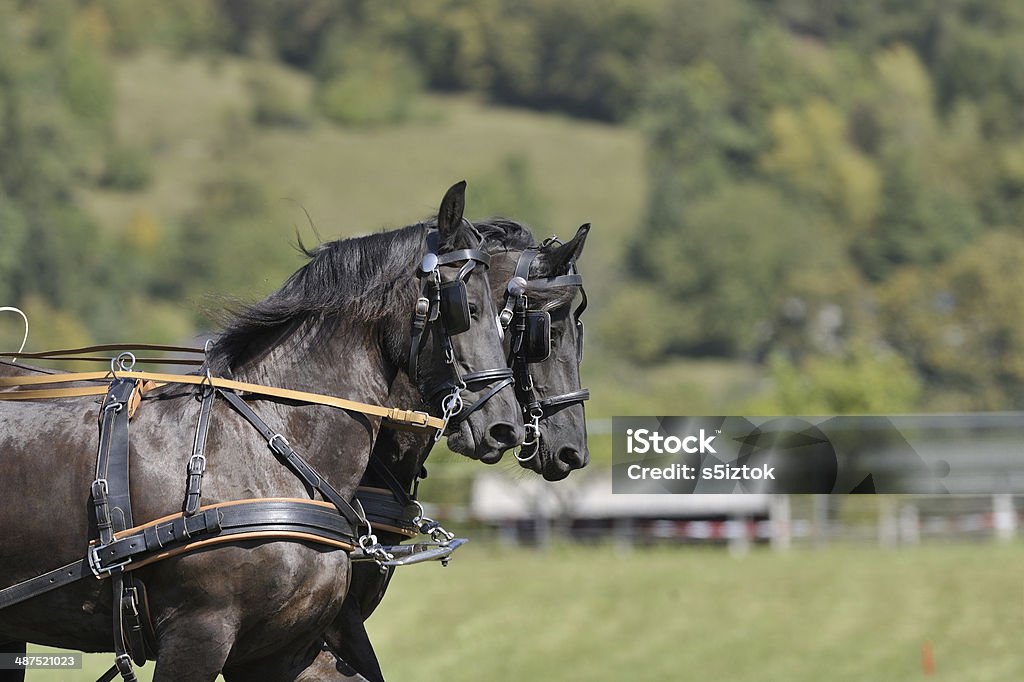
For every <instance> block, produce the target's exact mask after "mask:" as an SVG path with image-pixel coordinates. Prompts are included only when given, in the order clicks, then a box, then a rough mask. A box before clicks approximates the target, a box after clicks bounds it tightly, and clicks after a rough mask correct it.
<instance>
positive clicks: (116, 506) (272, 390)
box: [0, 232, 512, 682]
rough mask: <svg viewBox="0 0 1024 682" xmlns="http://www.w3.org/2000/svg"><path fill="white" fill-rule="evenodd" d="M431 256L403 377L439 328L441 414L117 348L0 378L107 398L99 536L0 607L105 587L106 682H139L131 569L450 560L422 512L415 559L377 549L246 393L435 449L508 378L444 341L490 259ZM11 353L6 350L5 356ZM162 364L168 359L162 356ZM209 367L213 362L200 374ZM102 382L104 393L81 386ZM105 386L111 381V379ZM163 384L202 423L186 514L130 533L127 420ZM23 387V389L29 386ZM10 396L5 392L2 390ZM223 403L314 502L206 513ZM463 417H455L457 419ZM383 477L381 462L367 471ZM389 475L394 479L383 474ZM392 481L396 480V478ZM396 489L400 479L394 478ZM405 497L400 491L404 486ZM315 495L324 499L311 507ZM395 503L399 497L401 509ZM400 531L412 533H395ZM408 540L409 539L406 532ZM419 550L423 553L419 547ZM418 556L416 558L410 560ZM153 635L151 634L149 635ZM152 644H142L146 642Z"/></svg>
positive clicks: (96, 516) (33, 395)
mask: <svg viewBox="0 0 1024 682" xmlns="http://www.w3.org/2000/svg"><path fill="white" fill-rule="evenodd" d="M427 242H428V253H427V255H426V256H425V257H424V259H423V262H422V263H421V265H420V268H419V270H418V272H417V274H418V276H419V277H420V278H421V279H423V280H424V284H423V287H422V291H421V295H420V297H419V299H418V300H417V303H416V308H415V313H414V320H413V334H412V343H411V350H410V357H409V375H410V377H411V378H412V380H413V382H414V383H417V382H418V369H419V367H418V356H419V353H420V351H421V350H422V348H423V344H424V342H425V335H424V332H425V329H426V325H427V323H428V322H432V321H435V320H437V319H438V318H439V317H440V318H441V320H442V326H443V327H444V330H445V333H444V334H443V336H442V339H441V343H442V344H443V350H444V362H445V365H446V366H447V367H448V368H449V373H450V375H451V378H450V379H449V380H447V381H445V382H444V383H443V384H442V385H441V387H440V388H435V389H432V390H431V391H430V394H431V395H432V396H436V395H438V394H439V393H441V392H444V391H448V395H447V397H446V398H445V400H444V403H443V406H442V409H443V416H442V417H441V418H437V417H433V416H431V415H429V414H426V413H425V412H420V411H415V410H403V409H399V408H389V407H381V406H377V405H369V404H365V403H359V402H355V401H350V400H347V399H344V398H338V397H335V396H327V395H321V394H315V393H308V392H303V391H293V390H290V389H283V388H277V387H270V386H262V385H257V384H250V383H245V382H239V381H234V380H230V379H224V378H220V377H214V376H211V374H210V372H209V369H208V368H207V370H206V372H205V374H201V375H178V374H165V373H156V372H143V371H134V364H135V362H136V359H135V357H134V355H133V354H132V353H130V352H123V353H121V354H120V355H119V356H118V357H117V358H115V359H114V360H113V361H112V362H111V369H110V371H109V372H81V373H66V374H52V375H51V374H46V375H39V376H18V377H8V378H2V377H0V400H40V399H50V398H67V397H81V396H93V395H103V396H104V398H103V401H102V403H101V406H100V410H99V445H98V448H97V457H96V474H95V477H94V480H93V482H92V484H91V486H90V497H91V501H92V511H93V520H94V521H95V523H96V527H97V535H98V537H97V538H95V539H93V540H92V541H91V542H90V543H89V547H88V549H87V551H86V556H85V557H83V558H81V559H77V560H75V561H73V562H71V563H69V564H66V565H64V566H61V567H59V568H57V569H54V570H52V571H49V572H48V573H45V574H43V575H40V576H36V577H34V578H30V579H28V580H24V581H22V582H19V583H17V584H15V585H12V586H10V587H7V588H4V589H0V609H3V608H5V607H7V606H11V605H14V604H17V603H20V602H22V601H25V600H27V599H30V598H32V597H35V596H38V595H41V594H44V593H46V592H49V591H51V590H55V589H58V588H60V587H63V586H65V585H68V584H70V583H73V582H75V581H77V580H80V579H82V578H86V577H88V576H90V575H91V576H93V577H95V578H96V579H100V580H104V579H110V581H111V586H112V591H113V595H114V607H113V609H112V610H113V634H114V637H113V642H114V653H115V662H114V666H112V667H111V668H110V670H108V671H107V672H106V673H105V674H104V675H103V676H102V677H101V678H100V682H109V680H112V679H113V678H114V677H115V676H116V675H118V674H120V675H121V677H122V678H123V679H124V680H125V682H136V680H137V678H136V676H135V673H134V670H133V668H132V661H134V662H135V663H136V664H138V665H141V664H142V663H143V662H144V661H145V660H146V659H147V657H150V656H152V655H153V651H154V641H155V637H153V636H152V626H151V625H149V624H148V620H149V618H148V613H147V611H148V609H147V607H146V599H145V588H144V587H143V586H142V585H141V582H140V581H138V580H135V579H133V578H132V577H131V576H130V572H131V571H133V570H135V569H137V568H141V567H143V566H147V565H149V564H151V563H154V562H156V561H161V560H163V559H167V558H170V557H172V556H177V555H180V554H184V553H187V552H191V551H195V550H197V549H200V548H203V547H208V546H211V545H216V544H221V543H229V542H239V541H244V540H275V539H277V540H291V541H299V542H311V543H315V544H320V545H325V546H327V547H330V548H332V549H340V550H343V551H345V552H349V553H350V556H351V558H352V560H353V561H374V562H376V563H377V564H378V565H379V566H380V567H381V569H382V570H387V568H388V567H390V566H395V565H403V564H406V563H416V562H418V561H425V560H430V559H440V560H441V561H442V562H443V563H447V560H448V557H449V556H450V554H451V553H452V551H454V550H455V549H456V548H457V547H458V546H459V545H461V544H462V543H463V542H465V540H462V539H458V538H455V537H454V536H453V535H452V534H451V533H448V532H447V531H445V530H444V529H443V528H441V527H440V524H437V523H436V522H435V521H433V520H431V519H429V518H427V517H425V516H424V515H423V514H422V507H421V506H419V503H418V502H415V500H414V498H413V499H411V500H410V501H411V502H412V503H413V504H414V505H415V506H416V507H418V509H419V514H417V515H416V516H415V517H414V518H413V519H412V527H413V528H415V529H417V530H419V531H420V532H424V533H425V534H427V535H429V536H430V537H431V538H432V540H433V544H432V545H431V544H428V543H420V544H419V545H413V546H412V547H411V551H403V552H400V553H399V554H402V556H399V557H398V558H396V555H395V554H394V553H392V552H389V551H388V549H386V548H384V547H383V546H381V545H380V544H379V543H378V541H377V537H376V536H375V535H374V534H373V526H372V525H371V522H370V521H369V520H368V519H367V516H366V514H365V513H364V512H363V509H362V506H361V504H360V502H359V501H358V500H357V501H356V504H355V505H354V506H353V504H351V503H349V502H348V501H347V500H346V499H345V498H344V497H343V496H342V495H341V493H340V492H339V491H338V490H337V489H335V488H334V487H333V486H332V485H331V484H330V482H329V481H328V479H327V478H326V477H325V476H323V475H322V474H321V473H320V472H319V471H317V470H316V469H315V468H314V467H313V466H312V465H311V464H310V463H309V462H307V461H306V460H305V459H304V458H303V457H302V456H301V455H300V454H299V453H298V452H296V451H295V449H294V448H292V446H291V444H290V443H289V442H288V440H287V438H286V437H285V436H284V435H283V434H282V433H281V432H279V431H278V430H276V429H275V428H273V427H272V426H270V425H269V424H268V423H267V422H266V421H264V420H263V419H262V418H261V417H260V416H259V415H258V414H257V413H256V412H255V411H254V410H253V409H252V408H251V407H250V406H249V404H248V403H247V402H246V400H245V399H244V398H243V397H242V394H248V395H250V396H253V397H271V398H283V399H287V400H290V401H294V402H298V403H300V404H317V405H325V406H330V407H334V408H337V409H342V410H346V411H355V412H360V413H362V414H366V415H369V416H375V417H380V418H382V420H384V422H386V423H391V424H394V425H397V426H402V427H411V428H433V429H436V435H435V441H436V440H437V439H439V438H440V436H441V434H442V433H444V431H445V429H446V428H447V426H448V424H449V423H450V420H452V419H453V418H454V417H456V416H460V417H461V418H460V421H461V419H465V417H466V416H468V415H469V414H470V413H472V412H473V411H474V410H476V409H478V408H479V407H480V406H482V405H483V403H484V402H485V401H486V400H487V399H489V398H490V397H491V396H493V395H494V394H496V393H497V392H498V391H499V390H501V389H502V388H504V387H505V386H508V385H509V384H511V383H512V372H511V370H507V369H505V370H483V371H480V372H469V373H466V374H465V375H461V376H460V373H459V370H458V367H457V366H456V362H455V351H454V347H453V346H452V343H451V335H452V334H459V333H462V332H465V331H467V330H468V329H469V323H470V321H471V317H470V314H469V312H470V311H469V302H468V296H467V293H466V279H467V278H468V276H469V274H470V272H471V271H472V270H473V269H474V267H475V266H476V265H477V264H482V265H483V266H484V267H487V266H488V265H489V263H490V257H489V256H488V255H487V254H486V253H484V252H483V251H479V250H476V249H466V250H461V251H455V252H452V253H447V254H444V255H442V256H437V234H436V232H432V233H429V234H428V237H427ZM462 261H465V263H464V265H463V266H462V267H461V269H460V270H459V274H458V276H457V277H456V279H455V280H453V281H451V282H442V280H441V277H440V273H439V271H438V267H439V266H442V265H448V264H455V263H458V262H462ZM126 348H128V347H127V346H122V345H115V346H93V347H88V348H80V349H70V350H65V351H56V352H50V353H34V354H21V357H37V358H54V357H58V358H63V359H93V358H88V357H83V356H82V353H93V352H97V351H98V350H110V349H126ZM135 348H145V349H147V350H168V349H173V350H177V351H186V352H197V350H196V349H190V348H182V347H167V346H136V347H135ZM0 355H6V354H0ZM158 361H159V362H168V361H166V360H158ZM171 363H175V364H196V361H194V360H188V359H185V360H176V361H170V362H169V363H168V364H171ZM207 367H208V366H207ZM494 381H497V382H498V384H497V386H496V387H492V388H491V389H490V390H488V391H487V392H486V393H485V394H484V396H483V397H481V398H480V399H479V400H477V401H476V402H475V403H473V405H472V406H470V408H469V409H468V410H466V411H465V412H463V410H462V407H463V399H462V394H461V392H462V390H463V389H465V388H466V387H467V385H469V384H474V383H484V382H486V383H492V382H494ZM72 382H73V383H76V384H81V383H85V384H87V385H85V386H81V385H76V386H71V387H61V388H35V387H38V386H53V385H59V384H66V383H72ZM93 382H103V383H105V384H106V385H105V386H104V385H88V384H90V383H93ZM107 382H109V383H107ZM168 384H183V385H191V386H195V387H196V389H195V390H197V391H198V395H197V397H198V398H199V399H200V401H201V404H200V410H199V417H198V419H197V424H196V432H195V437H194V439H193V445H192V452H191V456H190V457H189V460H188V463H187V466H186V477H185V494H184V499H183V503H182V511H181V512H180V513H177V514H171V515H168V516H165V517H162V518H159V519H156V520H154V521H149V522H147V523H144V524H142V525H136V524H135V522H134V520H133V517H132V512H131V500H130V488H131V486H130V480H129V424H130V420H131V417H132V416H133V414H134V412H135V409H136V408H137V407H138V405H139V402H140V400H141V397H142V395H143V394H144V393H145V392H147V391H150V390H152V389H153V388H155V387H159V386H163V385H168ZM26 387H28V388H26ZM4 389H11V390H4ZM217 396H220V397H221V398H223V399H224V400H225V401H226V402H227V403H228V404H229V405H230V406H231V408H232V409H233V410H234V411H235V412H237V413H238V414H239V415H240V416H242V417H243V418H244V419H245V420H246V421H247V422H248V423H249V424H250V425H251V426H252V427H253V428H254V429H256V431H257V432H258V433H259V434H260V435H261V436H262V437H263V439H264V440H265V441H266V443H267V447H268V449H269V450H270V451H271V452H272V453H273V454H274V456H275V457H276V458H277V460H278V461H279V462H280V463H281V464H282V465H284V466H285V467H287V468H288V469H289V471H291V472H292V474H293V475H295V476H296V477H297V478H298V479H299V480H300V481H302V483H303V484H304V486H305V487H306V490H307V493H308V494H309V496H310V498H311V499H298V498H261V499H249V500H235V501H231V502H224V503H219V504H212V505H206V506H204V505H202V504H201V499H202V481H203V476H204V474H205V471H206V456H205V454H204V451H205V445H206V435H207V432H208V429H209V423H210V414H211V410H212V404H213V401H214V399H215V398H216V397H217ZM460 413H461V414H460ZM374 466H375V467H378V468H379V469H380V470H384V471H386V467H384V465H383V464H382V463H380V462H379V461H377V463H376V464H375V465H374ZM387 473H388V474H389V475H390V472H387ZM391 480H394V477H393V476H391ZM396 483H397V482H396ZM399 489H400V486H399ZM314 493H319V494H320V497H321V498H322V500H323V501H318V500H315V499H312V498H313V496H314ZM401 500H402V498H399V501H400V502H401ZM399 530H400V532H402V533H403V534H405V535H409V531H407V530H405V531H403V530H401V529H399ZM413 535H414V533H413ZM417 549H418V550H419V551H418V554H417V552H416V550H417ZM414 554H417V555H416V556H413V555H414ZM147 630H148V631H149V632H148V634H149V635H150V636H149V637H147V636H146V635H147ZM147 639H148V640H149V641H147Z"/></svg>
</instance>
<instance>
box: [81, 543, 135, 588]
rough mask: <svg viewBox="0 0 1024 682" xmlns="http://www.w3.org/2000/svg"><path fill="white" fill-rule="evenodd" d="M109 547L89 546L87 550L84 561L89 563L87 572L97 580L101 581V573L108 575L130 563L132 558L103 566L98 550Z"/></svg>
mask: <svg viewBox="0 0 1024 682" xmlns="http://www.w3.org/2000/svg"><path fill="white" fill-rule="evenodd" d="M109 546H110V545H103V547H97V546H96V545H89V550H88V551H87V552H86V559H87V560H88V562H89V570H90V571H92V574H93V575H94V576H96V579H97V580H102V579H103V575H102V574H103V573H106V574H107V575H110V573H112V572H113V571H115V570H117V569H119V568H123V567H125V566H127V565H128V564H130V563H131V562H132V558H131V557H128V558H127V559H125V560H124V561H119V562H117V563H114V564H110V565H109V566H104V565H103V560H102V559H101V558H100V550H101V549H105V548H107V547H109Z"/></svg>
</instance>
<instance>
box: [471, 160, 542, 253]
mask: <svg viewBox="0 0 1024 682" xmlns="http://www.w3.org/2000/svg"><path fill="white" fill-rule="evenodd" d="M545 203H546V202H545V200H544V197H543V196H542V194H541V192H540V190H539V189H538V188H537V186H536V184H535V183H534V180H533V174H532V173H531V172H530V161H529V159H527V158H526V157H525V156H523V155H522V154H511V155H509V156H506V157H504V158H503V159H501V160H500V161H499V162H498V164H497V166H496V167H495V168H494V169H493V170H492V171H490V172H489V173H487V174H484V175H481V176H480V177H479V178H478V179H476V180H475V181H474V183H473V215H476V216H479V217H481V218H482V217H485V216H487V217H489V216H515V218H516V220H519V221H520V222H524V223H526V224H527V225H532V226H533V227H535V228H536V229H537V230H538V231H542V230H544V229H546V227H547V225H548V224H549V222H550V221H549V220H548V217H547V211H546V206H545ZM538 236H542V233H541V234H538Z"/></svg>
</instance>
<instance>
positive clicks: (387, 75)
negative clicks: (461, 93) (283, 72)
mask: <svg viewBox="0 0 1024 682" xmlns="http://www.w3.org/2000/svg"><path fill="white" fill-rule="evenodd" d="M419 91H420V77H419V74H418V73H417V71H416V69H415V68H414V67H413V66H412V64H410V63H409V61H408V60H406V59H405V58H404V57H402V55H401V54H399V53H388V52H379V53H374V52H370V53H366V52H362V51H360V52H352V53H350V54H348V55H346V56H345V58H343V59H342V63H341V64H340V65H339V66H338V71H337V72H335V73H334V74H332V75H331V76H330V77H329V78H328V79H327V80H326V81H324V82H323V83H322V84H321V86H320V90H319V92H318V94H317V104H318V105H319V108H320V112H321V113H323V114H324V116H326V117H327V118H329V119H331V120H332V121H335V122H337V123H340V124H342V125H348V126H373V125H381V124H395V123H400V122H402V121H405V120H407V119H408V118H409V117H410V116H411V115H412V113H413V110H414V105H415V102H416V94H417V93H418V92H419Z"/></svg>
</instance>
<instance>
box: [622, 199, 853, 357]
mask: <svg viewBox="0 0 1024 682" xmlns="http://www.w3.org/2000/svg"><path fill="white" fill-rule="evenodd" d="M668 219H669V218H668V216H666V217H665V218H664V219H659V220H658V221H656V222H652V226H651V230H650V232H651V233H652V234H649V236H648V238H647V239H646V240H645V241H644V242H643V243H641V244H638V245H637V247H636V249H635V253H634V257H635V259H636V260H637V261H638V262H639V263H642V266H643V268H644V269H643V271H642V277H643V280H642V281H649V282H651V283H652V284H656V288H657V290H658V291H657V294H656V295H655V298H653V299H648V300H649V301H650V303H651V304H653V305H651V304H649V305H644V306H641V307H640V310H641V312H649V314H648V315H647V316H645V317H644V318H643V319H642V322H641V326H642V327H643V328H644V329H645V330H646V329H648V328H652V329H659V328H660V330H661V331H660V334H659V333H658V332H654V335H653V338H652V339H650V340H648V342H647V344H645V345H643V346H635V345H634V342H631V341H630V340H629V335H630V332H628V331H624V332H623V338H622V339H621V342H622V343H621V345H622V347H623V350H624V351H627V352H629V349H630V348H631V347H635V348H637V349H638V350H640V349H644V350H643V351H642V355H641V356H639V357H644V356H647V357H648V359H653V357H657V356H658V354H659V353H658V351H660V353H662V354H663V353H665V352H691V353H692V352H697V353H711V354H720V355H731V354H749V353H751V352H752V351H753V350H755V348H756V346H757V343H758V341H759V339H760V338H761V336H762V335H763V333H764V330H763V329H762V327H763V322H764V321H766V320H767V319H770V318H771V317H772V313H773V311H774V309H776V308H777V307H778V306H780V305H781V304H782V302H783V301H784V300H785V298H786V296H787V293H788V292H791V291H792V290H793V289H792V283H793V280H792V277H793V275H795V274H796V273H798V272H801V271H803V272H807V271H816V270H820V269H823V268H830V267H834V265H835V264H836V261H837V259H838V254H837V250H838V249H837V247H836V245H835V244H834V243H831V241H830V240H832V241H834V237H831V236H830V235H829V234H828V233H825V232H823V231H822V230H820V229H819V227H818V225H817V224H816V222H815V216H814V214H813V213H810V212H808V211H806V210H800V209H799V208H795V207H793V206H792V205H791V204H789V203H788V202H787V201H786V200H785V197H784V196H783V195H781V194H780V193H779V192H777V191H776V190H773V189H772V188H770V187H767V186H765V185H762V184H756V183H745V184H734V185H726V186H725V187H724V188H723V189H722V190H721V191H719V192H717V193H715V194H712V195H710V196H708V197H707V198H703V199H697V200H694V201H693V202H692V203H690V204H688V205H686V206H685V208H683V209H682V210H681V214H680V213H677V214H676V220H677V221H678V222H676V223H675V224H671V223H668V222H667V221H668ZM812 243H813V244H814V245H815V250H816V258H814V259H808V258H807V252H806V247H807V245H808V244H812ZM627 295H628V296H630V297H631V300H632V301H634V302H636V301H644V300H645V299H644V297H643V296H642V295H641V296H639V297H638V296H637V294H636V293H635V290H634V293H629V294H627ZM659 300H660V302H658V301H659ZM618 305H629V304H628V303H627V304H624V303H619V304H618ZM616 309H617V308H616ZM659 316H660V317H661V318H662V319H659ZM638 321H639V320H638ZM659 336H660V338H661V339H662V344H663V345H661V347H660V348H659V347H658V345H657V344H658V341H657V340H658V339H659ZM652 354H653V355H652Z"/></svg>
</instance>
